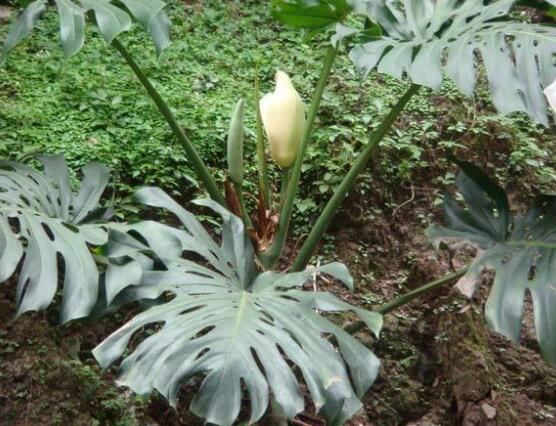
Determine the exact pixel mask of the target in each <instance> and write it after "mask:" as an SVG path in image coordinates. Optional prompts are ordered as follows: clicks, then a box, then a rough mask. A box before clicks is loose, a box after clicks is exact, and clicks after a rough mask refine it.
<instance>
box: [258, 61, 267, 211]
mask: <svg viewBox="0 0 556 426" xmlns="http://www.w3.org/2000/svg"><path fill="white" fill-rule="evenodd" d="M260 102H261V85H260V81H259V64H257V67H256V71H255V110H256V111H257V163H258V169H259V170H258V172H259V191H260V192H261V196H262V197H263V200H264V202H265V204H266V205H267V208H270V184H269V182H268V166H267V162H266V154H265V147H264V133H263V118H262V116H261V104H260Z"/></svg>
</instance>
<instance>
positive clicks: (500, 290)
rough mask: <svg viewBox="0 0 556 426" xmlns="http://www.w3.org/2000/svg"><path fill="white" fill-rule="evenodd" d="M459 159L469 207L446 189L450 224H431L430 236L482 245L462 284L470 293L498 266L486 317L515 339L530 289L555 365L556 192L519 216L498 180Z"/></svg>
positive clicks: (545, 350) (545, 349)
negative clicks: (489, 270)
mask: <svg viewBox="0 0 556 426" xmlns="http://www.w3.org/2000/svg"><path fill="white" fill-rule="evenodd" d="M458 164H459V165H460V166H461V168H462V171H461V173H460V175H459V176H458V178H457V181H456V184H457V187H458V191H459V193H460V194H461V195H462V196H463V199H464V201H465V205H466V208H463V207H460V205H459V204H458V203H457V202H456V201H455V200H454V198H453V197H451V196H450V195H447V196H446V198H445V202H444V212H445V217H446V226H445V227H443V226H436V225H433V226H431V227H430V228H429V229H428V230H427V234H428V237H429V238H430V239H431V240H433V241H434V242H436V243H437V244H439V243H446V244H449V245H450V244H459V245H461V244H470V245H472V246H474V247H476V248H477V249H478V251H477V256H476V258H475V260H474V261H473V263H472V265H471V267H470V268H469V271H468V272H467V274H466V275H465V276H464V277H463V278H462V279H461V280H460V282H459V283H458V287H459V288H460V289H461V290H462V291H463V292H464V293H465V294H467V295H468V296H471V295H472V294H473V292H474V291H475V289H476V287H477V286H478V284H479V282H480V277H481V275H482V273H483V272H484V271H485V270H488V269H493V270H494V271H495V274H496V275H495V279H494V284H493V287H492V291H491V292H490V295H489V297H488V300H487V303H486V308H485V314H486V318H487V322H488V324H489V326H490V327H491V328H492V329H493V330H494V331H497V332H499V333H501V334H503V335H505V336H506V337H508V338H509V339H511V340H512V341H513V342H516V343H517V342H519V337H520V332H521V322H522V318H523V303H524V298H525V292H526V290H528V291H529V292H530V293H531V296H532V299H533V308H534V316H535V328H536V333H537V339H538V341H539V344H540V347H541V352H542V355H543V357H544V358H545V359H546V360H547V361H548V362H550V363H551V364H553V365H556V197H555V196H541V197H539V199H538V200H537V202H536V203H535V204H534V205H533V207H532V208H531V210H530V211H529V212H528V213H527V214H526V215H525V216H523V217H514V216H513V215H512V213H511V211H510V207H509V203H508V199H507V196H506V194H505V193H504V191H503V190H502V189H501V188H500V187H498V185H496V184H495V183H494V182H493V181H492V180H491V179H490V178H488V177H487V176H486V175H485V174H484V173H483V172H481V171H480V170H479V169H478V168H477V167H475V166H473V165H471V164H469V163H465V162H458Z"/></svg>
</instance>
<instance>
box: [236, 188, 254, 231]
mask: <svg viewBox="0 0 556 426" xmlns="http://www.w3.org/2000/svg"><path fill="white" fill-rule="evenodd" d="M233 185H234V189H235V191H236V195H237V199H238V200H239V207H240V208H241V218H242V219H243V223H244V224H245V226H246V227H247V228H252V227H253V222H251V217H250V216H249V212H248V211H247V207H246V206H245V198H244V197H243V188H242V186H243V185H241V184H239V183H235V182H234V183H233Z"/></svg>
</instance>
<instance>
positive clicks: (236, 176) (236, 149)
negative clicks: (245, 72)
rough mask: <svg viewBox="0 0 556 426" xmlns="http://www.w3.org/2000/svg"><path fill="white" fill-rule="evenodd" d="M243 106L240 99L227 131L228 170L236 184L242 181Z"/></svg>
mask: <svg viewBox="0 0 556 426" xmlns="http://www.w3.org/2000/svg"><path fill="white" fill-rule="evenodd" d="M243 106H244V101H243V99H240V100H239V102H238V103H237V105H236V107H235V110H234V114H233V115H232V121H231V122H230V129H229V131H228V172H229V174H230V180H231V181H232V182H234V183H236V184H241V183H242V182H243Z"/></svg>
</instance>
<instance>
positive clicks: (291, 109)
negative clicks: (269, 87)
mask: <svg viewBox="0 0 556 426" xmlns="http://www.w3.org/2000/svg"><path fill="white" fill-rule="evenodd" d="M260 106H261V116H262V119H263V125H264V127H265V130H266V134H267V136H268V140H269V142H270V151H271V154H272V159H273V160H274V161H276V163H278V165H280V167H284V168H287V167H290V166H291V165H292V164H293V163H294V161H295V157H296V155H297V150H298V148H299V144H300V143H301V138H302V137H303V130H304V128H305V104H304V103H303V100H302V99H301V96H300V95H299V93H298V92H297V90H295V87H293V84H292V81H291V79H290V77H289V76H288V75H287V74H286V73H285V72H283V71H278V72H277V73H276V88H275V90H274V92H272V93H269V94H267V95H266V96H264V97H263V98H262V99H261V103H260Z"/></svg>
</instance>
